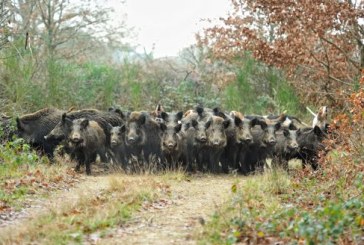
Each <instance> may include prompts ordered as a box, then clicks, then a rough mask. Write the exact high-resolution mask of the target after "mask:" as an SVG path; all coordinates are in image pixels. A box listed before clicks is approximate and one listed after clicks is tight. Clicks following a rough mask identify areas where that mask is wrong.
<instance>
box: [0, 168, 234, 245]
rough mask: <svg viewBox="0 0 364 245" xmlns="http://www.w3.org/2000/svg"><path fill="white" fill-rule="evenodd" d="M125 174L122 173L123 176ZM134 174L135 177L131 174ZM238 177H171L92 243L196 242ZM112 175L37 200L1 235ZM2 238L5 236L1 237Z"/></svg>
mask: <svg viewBox="0 0 364 245" xmlns="http://www.w3.org/2000/svg"><path fill="white" fill-rule="evenodd" d="M120 178H122V176H120ZM128 178H133V177H128ZM138 178H140V177H138ZM235 181H236V178H234V177H231V176H208V175H203V176H200V177H196V176H193V177H191V178H189V179H188V180H173V179H172V180H171V179H169V180H167V182H168V184H169V185H170V188H169V189H170V191H169V192H168V193H167V194H164V195H162V196H161V197H160V198H158V200H157V201H156V202H153V203H148V202H146V203H145V204H143V206H142V209H141V210H140V211H137V212H136V213H134V214H133V215H132V219H131V220H130V221H128V222H127V223H126V224H124V225H123V226H121V227H114V228H112V229H109V230H107V232H106V234H107V235H106V236H104V237H102V238H101V236H98V235H97V236H95V239H94V238H93V237H90V236H88V238H87V239H86V241H87V242H86V243H89V244H121V241H122V244H195V243H196V241H194V240H193V235H194V234H195V233H196V232H198V231H199V230H201V228H202V224H203V223H204V222H207V221H208V220H209V218H210V217H211V215H212V214H213V213H214V212H215V211H216V210H218V208H219V206H220V205H221V204H222V203H223V202H224V201H226V200H227V196H228V195H229V194H230V189H231V186H232V184H233V183H234V182H235ZM109 184H110V176H97V177H86V176H85V177H83V178H82V180H81V181H80V183H79V184H78V185H76V186H75V187H73V188H70V189H69V190H63V191H59V192H56V193H53V194H51V195H50V196H49V197H48V198H46V199H39V200H33V201H32V202H31V203H30V206H29V207H28V208H26V209H24V210H22V211H21V212H20V215H18V216H14V217H15V218H14V219H12V220H8V221H4V220H3V221H2V223H1V225H0V238H1V236H2V235H5V234H9V232H10V231H11V230H16V229H17V228H18V227H21V226H22V225H26V224H27V223H28V221H30V220H32V219H36V218H37V217H39V216H41V215H42V214H44V213H47V212H49V211H50V210H57V209H58V208H61V207H62V206H65V205H68V204H72V203H77V202H78V201H79V199H80V198H82V196H90V195H98V193H101V192H102V191H104V190H105V189H107V188H108V187H109ZM0 240H1V239H0Z"/></svg>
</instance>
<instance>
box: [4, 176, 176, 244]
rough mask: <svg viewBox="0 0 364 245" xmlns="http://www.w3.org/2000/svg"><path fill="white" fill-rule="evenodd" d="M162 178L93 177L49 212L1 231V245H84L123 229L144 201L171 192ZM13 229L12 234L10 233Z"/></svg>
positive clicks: (56, 199) (57, 200) (51, 205)
mask: <svg viewBox="0 0 364 245" xmlns="http://www.w3.org/2000/svg"><path fill="white" fill-rule="evenodd" d="M168 188H169V186H168V185H167V184H165V183H164V181H163V178H161V177H158V176H149V175H148V176H147V175H141V176H126V175H120V174H115V175H110V176H99V177H96V178H95V177H90V178H89V179H87V180H86V181H85V182H84V184H83V185H82V187H81V188H78V189H77V190H75V191H74V193H72V192H71V193H67V194H63V195H64V196H61V197H53V198H52V199H51V200H50V203H49V204H47V207H48V208H47V211H46V212H42V213H41V214H39V215H36V216H35V217H33V218H31V219H30V220H29V221H28V222H23V223H22V224H21V225H19V226H17V227H16V230H14V227H9V228H8V229H4V230H2V231H0V243H1V244H28V243H36V244H39V243H41V244H69V243H83V242H85V241H86V240H88V239H89V237H90V236H92V235H95V234H96V236H106V235H107V232H108V230H109V229H110V228H113V227H119V226H122V225H123V224H124V223H125V222H126V221H127V220H128V219H130V218H131V217H132V215H133V212H135V211H136V210H138V209H139V208H140V207H141V205H142V204H143V203H144V202H150V201H153V200H155V199H157V198H158V196H159V195H161V194H162V193H164V192H167V190H168ZM10 230H11V232H10Z"/></svg>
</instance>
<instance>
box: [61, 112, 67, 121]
mask: <svg viewBox="0 0 364 245" xmlns="http://www.w3.org/2000/svg"><path fill="white" fill-rule="evenodd" d="M66 117H67V114H66V113H63V114H62V123H65V121H66Z"/></svg>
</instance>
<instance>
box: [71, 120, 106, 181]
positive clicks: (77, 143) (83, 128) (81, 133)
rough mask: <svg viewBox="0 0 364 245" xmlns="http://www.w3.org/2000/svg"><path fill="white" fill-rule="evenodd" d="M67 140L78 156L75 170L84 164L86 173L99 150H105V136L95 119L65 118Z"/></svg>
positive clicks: (88, 173)
mask: <svg viewBox="0 0 364 245" xmlns="http://www.w3.org/2000/svg"><path fill="white" fill-rule="evenodd" d="M65 128H66V130H65V131H66V132H67V133H68V134H67V142H68V144H69V147H70V148H72V152H74V153H75V154H76V155H77V156H78V157H77V159H78V163H77V166H76V171H80V166H81V164H85V165H86V174H87V175H90V174H91V163H93V162H94V161H95V159H96V155H97V154H98V153H100V152H106V148H105V147H106V136H105V133H104V130H103V129H102V128H101V127H100V125H99V124H98V123H97V122H96V121H90V120H89V119H87V118H80V119H75V120H70V119H68V118H65Z"/></svg>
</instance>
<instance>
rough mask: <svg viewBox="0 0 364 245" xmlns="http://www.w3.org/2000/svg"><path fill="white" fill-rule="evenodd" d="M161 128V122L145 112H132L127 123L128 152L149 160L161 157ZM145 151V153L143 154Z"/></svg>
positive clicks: (126, 141)
mask: <svg viewBox="0 0 364 245" xmlns="http://www.w3.org/2000/svg"><path fill="white" fill-rule="evenodd" d="M160 137H161V130H160V128H159V124H158V123H157V122H156V121H155V120H153V119H152V118H150V116H149V115H148V114H147V113H144V112H132V113H131V114H130V115H129V116H128V118H127V120H126V123H125V144H126V150H127V154H128V156H129V157H130V156H131V155H134V156H136V157H138V159H140V160H144V161H145V162H149V160H150V158H151V157H155V158H156V159H160V158H161V155H162V154H161V139H160ZM142 153H143V154H142Z"/></svg>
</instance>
